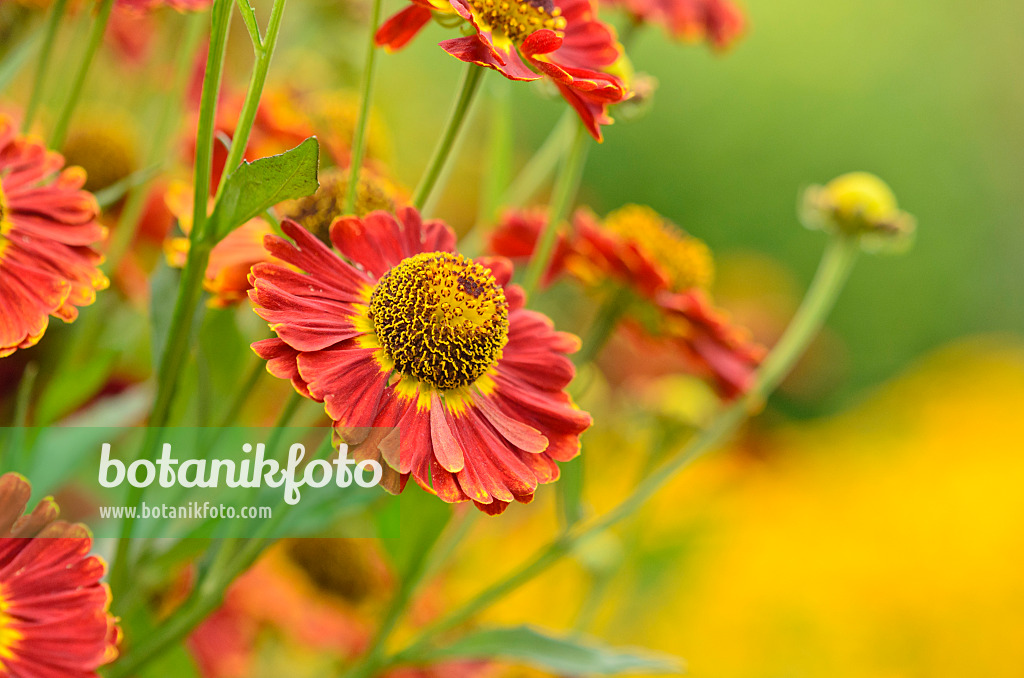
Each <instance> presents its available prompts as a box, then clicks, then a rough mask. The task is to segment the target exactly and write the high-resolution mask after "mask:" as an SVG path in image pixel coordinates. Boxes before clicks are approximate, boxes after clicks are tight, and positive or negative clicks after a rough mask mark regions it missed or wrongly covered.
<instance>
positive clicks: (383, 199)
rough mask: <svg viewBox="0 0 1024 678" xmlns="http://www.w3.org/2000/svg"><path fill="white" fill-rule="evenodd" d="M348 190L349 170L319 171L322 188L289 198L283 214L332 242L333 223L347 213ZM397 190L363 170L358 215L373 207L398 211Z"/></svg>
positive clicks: (357, 198) (357, 188)
mask: <svg viewBox="0 0 1024 678" xmlns="http://www.w3.org/2000/svg"><path fill="white" fill-rule="evenodd" d="M347 192H348V172H347V171H342V170H338V169H330V170H327V171H326V172H321V173H320V188H318V189H317V190H316V193H314V194H313V195H310V196H307V197H305V198H299V199H298V200H289V201H288V202H287V203H285V204H284V205H282V206H281V215H282V216H284V217H286V218H288V219H292V220H294V221H297V222H299V223H300V224H302V226H303V227H304V228H305V229H306V230H307V231H309V232H310V233H312V234H313V235H315V236H316V237H318V238H320V240H322V241H323V242H325V243H327V244H330V241H331V235H330V233H331V224H333V223H334V220H335V219H337V218H338V217H340V216H343V215H344V211H345V194H346V193H347ZM397 193H398V189H397V188H395V186H393V185H392V184H391V182H389V181H388V180H386V179H384V178H383V177H377V176H374V175H373V174H371V173H370V172H368V171H366V170H364V171H363V172H361V173H360V175H359V185H358V186H357V187H356V207H355V213H356V216H360V217H362V216H365V215H367V214H369V213H370V212H373V211H374V210H384V211H386V212H394V211H395V196H396V195H397Z"/></svg>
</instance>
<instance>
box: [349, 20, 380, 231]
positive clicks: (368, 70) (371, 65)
mask: <svg viewBox="0 0 1024 678" xmlns="http://www.w3.org/2000/svg"><path fill="white" fill-rule="evenodd" d="M380 8H381V0H373V9H372V10H371V13H370V37H369V38H367V40H366V62H365V64H364V65H363V86H362V92H361V93H360V97H359V117H358V118H356V129H355V133H354V134H353V136H352V160H351V162H350V163H349V168H348V187H347V189H346V191H345V214H354V213H355V211H356V198H357V197H358V195H359V172H360V171H361V170H362V168H363V154H364V153H366V128H367V126H368V125H369V122H370V110H371V108H372V103H373V85H374V82H375V80H376V73H377V68H376V66H377V43H376V36H377V27H378V26H379V25H380Z"/></svg>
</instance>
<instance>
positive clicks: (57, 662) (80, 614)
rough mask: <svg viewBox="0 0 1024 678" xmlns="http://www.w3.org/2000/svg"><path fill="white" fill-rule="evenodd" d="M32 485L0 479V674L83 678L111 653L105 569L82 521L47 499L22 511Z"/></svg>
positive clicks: (12, 477) (113, 636)
mask: <svg viewBox="0 0 1024 678" xmlns="http://www.w3.org/2000/svg"><path fill="white" fill-rule="evenodd" d="M31 493H32V488H31V487H30V486H29V484H28V482H27V481H26V480H25V479H24V478H23V477H21V476H19V475H17V474H15V473H7V474H4V475H3V476H0V675H4V676H24V677H26V678H27V677H28V676H38V677H39V678H51V677H52V678H58V677H59V678H89V677H94V676H97V673H96V670H97V669H98V668H99V667H100V666H103V665H105V664H108V663H110V662H111V661H113V660H114V659H115V658H116V657H117V643H118V640H119V635H120V631H119V630H118V627H117V624H116V623H115V620H114V618H113V617H112V616H111V615H110V614H109V613H108V611H107V610H108V607H109V605H110V590H109V589H108V588H107V586H106V585H105V584H102V583H101V582H100V580H101V579H102V578H103V575H104V572H105V570H106V566H105V565H104V563H103V561H102V560H100V559H99V558H97V557H96V556H90V555H89V551H90V550H91V549H92V537H91V536H90V534H89V531H88V530H87V529H86V528H85V526H83V525H72V524H68V523H65V522H62V521H58V520H57V515H58V509H57V505H56V504H55V503H54V502H53V500H52V499H44V500H43V501H41V502H40V503H39V504H38V505H37V506H36V508H35V510H33V511H32V513H30V514H28V515H23V514H24V511H25V508H26V506H27V505H28V500H29V497H30V495H31Z"/></svg>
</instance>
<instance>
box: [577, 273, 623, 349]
mask: <svg viewBox="0 0 1024 678" xmlns="http://www.w3.org/2000/svg"><path fill="white" fill-rule="evenodd" d="M631 299H632V295H631V294H630V292H629V290H628V289H627V288H626V287H625V286H622V287H619V289H617V290H616V291H615V292H613V293H612V295H611V297H609V298H608V299H607V300H606V301H605V302H604V303H603V304H602V305H601V308H600V310H598V312H597V317H596V318H594V322H593V323H592V324H591V325H590V330H589V331H588V332H587V338H586V339H584V340H583V346H582V347H581V348H580V350H579V352H578V353H577V354H576V355H574V356H573V362H575V363H576V364H577V365H586V364H587V363H589V362H592V361H593V360H594V359H595V358H597V356H598V354H599V353H600V352H601V349H602V348H604V345H605V344H607V343H608V340H609V339H610V338H611V336H612V332H613V331H615V327H616V326H617V325H618V324H619V320H620V319H621V318H622V314H623V313H625V311H626V308H627V307H628V306H629V302H630V300H631Z"/></svg>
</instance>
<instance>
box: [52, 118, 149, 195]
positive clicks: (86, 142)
mask: <svg viewBox="0 0 1024 678" xmlns="http://www.w3.org/2000/svg"><path fill="white" fill-rule="evenodd" d="M115 117H117V116H115ZM122 123H123V121H120V120H113V121H90V122H89V123H88V124H86V125H84V126H82V127H79V128H78V129H77V130H74V131H72V133H71V134H70V135H68V139H67V141H65V142H64V146H63V148H61V155H63V156H64V163H65V165H67V166H68V167H72V166H75V165H77V166H79V167H81V168H82V169H84V170H85V176H86V179H85V185H84V186H83V187H82V188H84V189H85V190H87V191H90V192H93V193H95V192H96V191H100V190H103V189H104V188H108V187H110V186H113V185H114V184H116V183H118V182H119V181H122V180H123V179H126V178H127V177H128V176H129V175H131V174H132V173H133V172H135V170H136V169H137V168H138V164H139V163H138V157H137V156H138V143H137V142H136V141H135V140H134V139H133V138H132V135H131V133H130V127H129V126H128V125H125V124H122Z"/></svg>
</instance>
